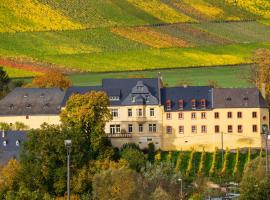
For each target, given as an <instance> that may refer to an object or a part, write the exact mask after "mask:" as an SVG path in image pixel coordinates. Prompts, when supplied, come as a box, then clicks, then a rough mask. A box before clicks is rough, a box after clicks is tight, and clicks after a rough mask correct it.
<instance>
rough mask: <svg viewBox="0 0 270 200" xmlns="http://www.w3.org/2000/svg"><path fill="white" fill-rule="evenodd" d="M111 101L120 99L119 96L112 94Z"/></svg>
mask: <svg viewBox="0 0 270 200" xmlns="http://www.w3.org/2000/svg"><path fill="white" fill-rule="evenodd" d="M109 99H110V101H119V99H120V98H119V96H110V98H109Z"/></svg>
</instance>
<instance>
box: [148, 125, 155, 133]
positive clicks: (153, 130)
mask: <svg viewBox="0 0 270 200" xmlns="http://www.w3.org/2000/svg"><path fill="white" fill-rule="evenodd" d="M149 132H151V133H155V132H157V125H156V124H149Z"/></svg>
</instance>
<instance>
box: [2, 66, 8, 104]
mask: <svg viewBox="0 0 270 200" xmlns="http://www.w3.org/2000/svg"><path fill="white" fill-rule="evenodd" d="M9 83H10V78H9V77H8V75H7V73H6V72H5V71H4V70H3V68H2V67H0V99H1V98H2V97H3V96H5V95H6V94H7V93H8V91H9V88H8V84H9Z"/></svg>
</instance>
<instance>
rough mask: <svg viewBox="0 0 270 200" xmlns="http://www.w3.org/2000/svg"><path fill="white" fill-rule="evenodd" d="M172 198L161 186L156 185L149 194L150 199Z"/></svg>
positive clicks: (171, 199) (162, 199)
mask: <svg viewBox="0 0 270 200" xmlns="http://www.w3.org/2000/svg"><path fill="white" fill-rule="evenodd" d="M164 199H166V200H173V198H172V197H171V196H170V195H169V194H168V193H167V192H166V191H165V190H163V188H162V187H160V186H159V187H157V188H156V189H155V191H154V192H153V193H152V195H151V200H164Z"/></svg>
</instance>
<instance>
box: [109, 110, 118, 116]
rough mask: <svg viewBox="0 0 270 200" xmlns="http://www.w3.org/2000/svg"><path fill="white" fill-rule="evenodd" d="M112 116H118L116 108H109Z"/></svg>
mask: <svg viewBox="0 0 270 200" xmlns="http://www.w3.org/2000/svg"><path fill="white" fill-rule="evenodd" d="M111 114H112V117H118V109H111Z"/></svg>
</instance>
